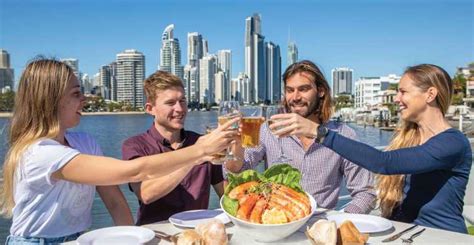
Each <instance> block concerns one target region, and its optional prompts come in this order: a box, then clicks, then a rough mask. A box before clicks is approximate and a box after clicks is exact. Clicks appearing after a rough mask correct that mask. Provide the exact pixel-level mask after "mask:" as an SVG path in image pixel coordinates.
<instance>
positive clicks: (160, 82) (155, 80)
mask: <svg viewBox="0 0 474 245" xmlns="http://www.w3.org/2000/svg"><path fill="white" fill-rule="evenodd" d="M177 87H178V88H183V89H184V85H183V82H182V81H181V79H180V78H179V77H177V76H175V75H173V74H171V73H169V72H166V71H157V72H155V73H153V74H151V75H150V76H149V77H148V78H147V79H145V81H144V82H143V88H144V89H145V95H146V98H147V102H148V103H152V104H154V103H155V100H156V91H163V90H166V89H170V88H177Z"/></svg>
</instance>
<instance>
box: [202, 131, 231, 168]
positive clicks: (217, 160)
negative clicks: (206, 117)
mask: <svg viewBox="0 0 474 245" xmlns="http://www.w3.org/2000/svg"><path fill="white" fill-rule="evenodd" d="M216 128H217V124H216V123H211V124H207V125H206V134H209V133H211V132H212V131H213V130H215V129H216ZM212 157H213V158H212V160H211V161H210V162H211V163H212V164H215V165H222V164H224V163H225V160H226V159H225V158H226V152H225V151H223V152H219V153H216V154H214V155H212Z"/></svg>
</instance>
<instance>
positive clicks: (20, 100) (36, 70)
mask: <svg viewBox="0 0 474 245" xmlns="http://www.w3.org/2000/svg"><path fill="white" fill-rule="evenodd" d="M73 76H74V74H73V71H72V69H71V68H70V67H69V66H67V65H66V64H64V63H62V62H60V61H56V60H53V59H46V58H42V57H39V58H36V59H35V60H33V61H32V62H30V63H29V64H28V65H27V67H26V68H25V70H24V71H23V73H22V75H21V78H20V82H19V85H18V91H17V94H16V96H15V105H14V109H13V116H12V118H11V121H10V130H9V144H10V149H9V150H8V152H7V155H6V157H5V162H4V163H3V186H2V190H1V193H0V213H1V214H2V215H4V216H6V217H11V215H12V209H13V207H14V205H15V202H14V199H13V189H14V178H15V172H16V169H17V167H18V164H19V162H20V160H21V157H22V153H23V152H24V151H25V149H27V148H28V146H30V145H31V144H32V143H34V142H35V141H37V140H38V139H40V138H55V137H56V136H57V135H58V134H59V115H58V110H59V101H60V99H61V97H62V96H63V95H64V93H65V91H66V86H67V83H68V81H69V80H70V79H71V78H72V77H73Z"/></svg>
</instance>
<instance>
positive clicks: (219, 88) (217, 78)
mask: <svg viewBox="0 0 474 245" xmlns="http://www.w3.org/2000/svg"><path fill="white" fill-rule="evenodd" d="M225 87H226V86H225V72H223V71H221V70H220V71H218V72H217V73H216V74H214V100H215V102H216V103H220V102H221V101H224V100H227V99H225V98H224V94H225Z"/></svg>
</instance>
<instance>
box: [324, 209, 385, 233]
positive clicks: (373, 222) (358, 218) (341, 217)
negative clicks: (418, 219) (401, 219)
mask: <svg viewBox="0 0 474 245" xmlns="http://www.w3.org/2000/svg"><path fill="white" fill-rule="evenodd" d="M327 219H328V220H333V221H335V222H336V224H337V226H338V227H339V226H340V225H341V224H342V222H344V221H345V220H350V221H352V223H354V225H355V226H356V227H357V229H358V230H359V231H360V232H361V233H375V232H381V231H386V230H388V229H390V228H392V226H393V224H392V222H390V220H388V219H386V218H382V217H380V216H374V215H367V214H349V213H340V214H330V215H328V216H327Z"/></svg>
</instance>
